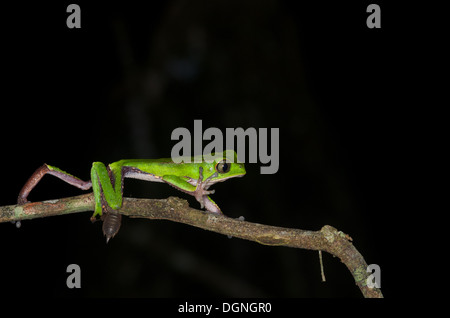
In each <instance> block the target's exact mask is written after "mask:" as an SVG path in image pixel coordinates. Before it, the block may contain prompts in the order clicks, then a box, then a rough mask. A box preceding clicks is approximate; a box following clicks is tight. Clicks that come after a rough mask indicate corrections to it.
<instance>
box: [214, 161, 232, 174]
mask: <svg viewBox="0 0 450 318" xmlns="http://www.w3.org/2000/svg"><path fill="white" fill-rule="evenodd" d="M230 169H231V162H229V161H228V160H227V159H223V160H222V161H220V162H219V163H218V164H216V171H217V172H218V173H227V172H228V171H230Z"/></svg>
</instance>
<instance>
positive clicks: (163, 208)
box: [0, 193, 383, 298]
mask: <svg viewBox="0 0 450 318" xmlns="http://www.w3.org/2000/svg"><path fill="white" fill-rule="evenodd" d="M93 209H94V196H93V194H92V193H89V194H85V195H80V196H76V197H69V198H64V199H58V200H48V201H43V202H33V203H28V204H25V205H8V206H2V207H0V223H1V222H8V221H18V220H27V219H33V218H39V217H46V216H54V215H63V214H70V213H77V212H85V211H93ZM116 212H119V213H121V214H123V215H128V216H130V217H133V218H147V219H164V220H170V221H174V222H179V223H184V224H188V225H192V226H195V227H198V228H202V229H204V230H209V231H213V232H217V233H221V234H224V235H229V236H233V237H238V238H241V239H246V240H250V241H255V242H257V243H260V244H264V245H271V246H287V247H295V248H302V249H309V250H317V251H325V252H328V253H330V254H332V255H334V256H336V257H338V258H339V259H340V260H341V261H342V262H343V263H344V264H345V265H346V266H347V268H348V269H349V271H350V273H351V274H352V275H353V278H354V279H355V282H356V285H358V287H359V288H360V290H361V292H362V294H363V295H364V297H371V298H372V297H374V298H381V297H383V294H382V293H381V290H380V289H379V288H370V287H368V286H367V284H366V280H367V278H368V277H369V275H370V273H367V271H366V270H367V263H366V262H365V260H364V258H363V257H362V255H361V254H360V253H359V252H358V251H357V250H356V248H355V247H354V246H353V244H352V243H351V238H350V237H349V236H348V235H346V234H344V233H343V232H341V231H338V230H336V229H335V228H333V227H331V226H329V225H325V226H323V227H322V229H321V230H320V231H306V230H299V229H290V228H283V227H276V226H270V225H263V224H258V223H251V222H246V221H242V220H239V219H233V218H229V217H226V216H224V215H215V214H212V213H205V212H204V211H200V210H196V209H192V208H190V207H189V204H188V202H187V201H186V200H183V199H180V198H175V197H169V198H168V199H163V200H153V199H133V198H124V202H123V206H122V208H121V209H119V210H117V211H116Z"/></svg>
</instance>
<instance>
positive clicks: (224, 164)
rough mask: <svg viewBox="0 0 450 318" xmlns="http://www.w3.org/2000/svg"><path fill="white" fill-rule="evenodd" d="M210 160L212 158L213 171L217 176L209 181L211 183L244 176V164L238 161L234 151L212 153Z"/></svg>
mask: <svg viewBox="0 0 450 318" xmlns="http://www.w3.org/2000/svg"><path fill="white" fill-rule="evenodd" d="M211 158H214V159H213V160H214V170H215V171H216V172H217V176H216V177H215V178H214V179H213V180H211V181H212V183H216V182H222V181H225V180H228V179H230V178H234V177H242V176H244V175H245V166H244V163H243V162H240V161H239V160H238V158H237V154H236V152H235V151H234V150H225V151H224V152H216V153H213V154H211Z"/></svg>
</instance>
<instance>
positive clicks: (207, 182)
mask: <svg viewBox="0 0 450 318" xmlns="http://www.w3.org/2000/svg"><path fill="white" fill-rule="evenodd" d="M211 156H212V157H211V158H215V159H214V160H204V159H203V157H202V156H196V157H192V158H190V160H189V161H187V160H184V161H183V162H180V160H172V159H171V158H165V159H125V160H120V161H117V162H113V163H111V164H109V165H108V166H105V164H103V163H101V162H94V163H93V164H92V169H91V180H89V181H83V180H81V179H79V178H77V177H75V176H73V175H71V174H69V173H67V172H65V171H62V170H61V169H59V168H56V167H54V166H50V165H48V164H44V165H42V166H41V167H40V168H38V169H37V170H36V171H35V172H34V173H33V175H32V176H31V177H30V178H29V179H28V181H27V182H26V183H25V185H24V186H23V188H22V190H21V191H20V193H19V197H18V199H17V203H18V204H25V203H28V202H29V201H28V200H27V198H28V195H29V193H30V191H31V190H32V189H33V188H34V187H35V186H36V185H37V184H38V183H39V181H40V180H41V179H42V177H43V176H44V175H45V174H51V175H53V176H55V177H58V178H59V179H61V180H63V181H65V182H67V183H69V184H71V185H73V186H75V187H77V188H80V189H82V190H88V189H90V188H91V187H92V190H93V192H94V198H95V209H94V214H93V215H92V217H91V220H93V221H94V220H96V218H97V216H100V217H101V218H102V220H103V221H104V224H103V233H104V234H105V236H106V239H107V241H108V240H109V239H110V238H112V237H114V235H116V234H117V232H118V231H119V228H120V221H121V215H120V214H118V213H115V212H114V211H111V209H113V210H116V209H119V208H120V207H122V201H123V179H124V178H133V179H141V180H145V181H153V182H164V183H167V184H169V185H171V186H172V187H174V188H176V189H178V190H180V191H183V192H185V193H188V194H190V195H192V196H194V197H195V199H196V200H197V201H198V202H199V203H200V206H201V208H206V210H208V211H209V212H212V213H218V214H221V213H222V212H221V210H220V208H219V206H218V205H217V204H216V203H215V202H214V201H213V200H212V199H211V198H210V196H209V195H210V194H213V193H214V190H208V189H209V188H210V187H211V186H212V185H214V184H216V183H218V182H222V181H225V180H228V179H231V178H234V177H242V176H244V175H245V167H244V163H242V162H239V161H238V160H237V155H236V152H234V151H233V150H226V151H224V152H221V153H215V154H212V155H211ZM176 162H180V163H176Z"/></svg>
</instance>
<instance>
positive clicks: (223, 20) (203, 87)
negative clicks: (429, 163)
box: [0, 1, 411, 298]
mask: <svg viewBox="0 0 450 318" xmlns="http://www.w3.org/2000/svg"><path fill="white" fill-rule="evenodd" d="M312 2H313V1H310V2H308V4H304V3H302V4H300V3H298V2H294V1H261V2H260V1H251V2H245V3H241V2H240V1H226V2H222V1H170V2H164V3H162V2H157V3H156V2H150V3H147V4H144V3H143V2H142V3H141V2H137V3H129V2H126V3H125V1H123V2H114V3H110V2H104V3H102V4H99V3H98V4H96V5H94V4H92V3H89V2H87V1H79V2H77V3H78V4H79V5H80V7H81V29H68V28H67V26H66V18H67V16H68V15H69V14H68V13H66V8H67V6H68V4H70V2H64V1H62V2H53V3H51V4H49V3H48V2H46V3H39V4H36V3H34V4H31V2H30V3H26V4H16V5H5V6H3V7H2V12H3V18H2V21H1V24H2V43H3V45H2V47H3V49H2V51H3V55H4V57H3V67H2V70H3V72H2V73H3V74H2V76H3V78H4V84H3V86H2V97H3V102H2V104H3V107H2V115H1V119H2V120H1V124H0V133H1V136H2V137H1V138H2V144H3V147H2V150H1V152H2V153H1V162H2V167H3V169H2V182H1V188H2V191H1V192H0V193H1V196H0V204H1V205H9V204H14V203H15V200H16V198H17V194H18V193H19V191H20V189H21V187H22V186H23V184H24V183H25V181H26V180H27V178H28V177H29V176H30V175H31V174H32V173H33V171H34V170H35V169H36V168H37V167H39V166H40V165H41V164H42V163H44V162H45V163H48V164H51V165H54V166H57V167H59V168H61V169H63V170H65V171H68V172H70V173H72V174H74V175H76V176H78V177H80V178H82V179H84V180H86V179H88V178H89V171H90V167H91V163H92V162H93V161H102V162H105V163H109V162H114V161H117V160H119V159H123V158H160V157H168V156H170V151H171V148H172V146H173V145H174V144H175V142H174V141H171V140H170V135H171V132H172V131H173V130H174V129H175V128H177V127H186V128H188V129H189V130H191V131H193V123H194V119H202V121H203V129H206V128H208V127H218V128H220V129H222V131H225V128H227V127H232V128H236V127H243V128H244V129H246V128H249V127H255V128H268V129H270V128H275V127H278V128H279V129H280V167H279V171H278V173H277V174H274V175H261V174H260V173H259V169H260V164H251V163H250V164H246V168H247V175H246V176H245V177H244V178H241V179H236V180H230V181H228V182H225V183H223V184H219V185H216V187H215V189H216V194H214V196H213V197H214V200H215V201H216V202H217V203H218V204H219V205H220V207H221V208H222V210H223V212H224V213H225V214H226V215H227V216H229V217H235V218H237V217H239V216H241V215H242V216H244V217H245V219H246V220H247V221H251V222H257V223H263V224H270V225H276V226H284V227H291V228H301V229H308V230H319V229H320V228H321V227H322V226H323V225H325V224H329V225H332V226H334V227H336V228H337V229H339V230H342V231H343V232H345V233H348V234H349V235H350V236H351V237H352V238H353V241H354V245H355V246H356V248H357V249H358V250H359V251H360V252H361V253H362V254H363V256H364V257H365V259H366V261H367V263H368V264H371V263H375V264H378V265H380V267H381V270H382V291H383V293H384V295H385V297H395V296H396V293H397V292H398V291H397V286H396V285H397V284H398V283H399V280H398V276H396V275H398V273H399V271H401V270H402V268H404V263H402V262H401V261H400V259H401V257H400V256H399V255H398V252H399V251H398V250H397V244H398V242H400V241H401V240H402V237H401V235H399V234H398V232H397V231H396V230H395V227H396V226H397V225H398V222H399V220H400V217H401V215H402V214H403V213H404V211H405V210H406V208H405V207H404V205H403V204H402V202H404V201H405V200H410V199H409V198H408V195H409V194H407V191H406V190H405V186H404V184H407V183H408V182H409V180H408V178H410V177H411V176H410V174H409V173H408V170H409V168H408V167H407V165H406V164H405V159H404V156H403V154H404V151H405V148H406V147H407V145H408V144H409V138H410V137H409V129H410V128H409V126H408V118H409V114H410V113H411V109H410V108H409V106H408V105H406V104H405V103H404V102H403V101H402V96H403V94H404V86H403V85H402V79H403V78H404V77H408V76H409V75H408V74H409V72H411V69H410V67H409V65H408V63H407V55H405V46H406V41H407V40H408V38H409V30H408V29H407V28H404V27H403V26H402V24H401V23H399V22H398V19H399V17H401V16H402V11H401V10H400V9H399V8H395V7H392V6H391V5H390V4H389V3H386V2H384V1H378V2H377V3H378V4H379V5H380V7H381V10H382V28H381V29H369V28H367V26H366V18H367V16H368V13H366V8H367V5H368V4H369V3H370V2H365V1H361V2H359V1H358V2H354V3H350V4H349V3H342V2H339V3H337V2H329V3H323V2H321V3H316V4H312ZM206 144H207V142H205V143H204V145H206ZM81 193H82V191H80V190H79V189H76V188H72V187H71V186H69V185H67V184H64V183H62V182H61V181H60V180H58V179H56V178H52V177H48V176H47V177H45V178H44V179H43V181H42V182H41V183H40V184H39V185H38V187H37V188H36V189H35V190H34V191H33V192H32V194H31V195H30V197H29V199H30V200H32V201H40V200H46V199H54V198H60V197H66V196H72V195H77V194H81ZM125 195H127V196H134V197H149V198H165V197H167V196H169V195H176V196H180V197H183V198H187V196H186V195H183V194H181V193H179V192H177V191H176V190H174V189H172V188H171V187H168V186H165V185H161V184H150V183H146V182H142V181H137V180H127V181H126V186H125ZM187 199H189V200H190V201H189V202H190V204H191V205H192V206H193V207H198V205H197V203H196V202H195V200H192V198H187ZM89 217H90V213H80V214H73V215H68V216H60V217H51V218H44V219H36V220H32V221H24V222H23V223H22V227H21V228H20V229H16V228H15V226H14V225H12V224H9V223H4V224H0V242H2V253H1V254H0V272H1V273H3V274H2V277H1V287H2V288H3V290H8V293H9V294H10V295H16V294H20V295H23V296H36V295H37V296H67V297H72V296H88V297H91V296H100V297H182V298H183V297H193V296H194V297H195V296H201V297H207V296H212V297H260V296H273V297H361V293H360V291H359V290H358V288H357V287H356V286H355V284H354V282H353V278H352V276H351V275H350V273H349V272H348V270H347V269H346V267H345V266H344V265H343V264H342V263H340V262H339V260H338V259H335V258H333V257H331V256H330V255H328V254H324V266H325V274H326V278H327V282H326V283H322V282H321V278H320V268H319V258H318V255H317V252H313V251H305V250H295V249H290V248H282V247H267V246H262V245H258V244H256V243H253V242H247V241H243V240H239V239H235V238H233V239H228V238H227V237H226V236H222V235H219V234H216V233H210V232H206V231H203V230H199V229H196V228H193V227H189V226H186V225H182V224H176V223H171V222H168V221H146V220H138V219H125V220H124V222H123V225H122V229H121V231H120V232H119V234H118V235H117V236H116V237H115V238H114V239H113V240H112V241H110V243H109V244H107V245H106V244H105V239H104V237H103V236H102V233H101V224H100V222H97V223H95V224H91V222H90V221H89ZM72 263H75V264H78V265H80V266H81V271H82V288H81V289H77V290H71V289H68V288H67V287H66V278H67V275H68V274H67V273H66V268H67V266H68V265H69V264H72Z"/></svg>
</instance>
